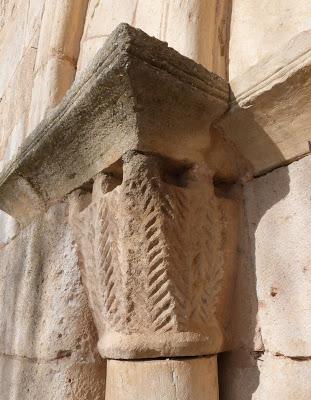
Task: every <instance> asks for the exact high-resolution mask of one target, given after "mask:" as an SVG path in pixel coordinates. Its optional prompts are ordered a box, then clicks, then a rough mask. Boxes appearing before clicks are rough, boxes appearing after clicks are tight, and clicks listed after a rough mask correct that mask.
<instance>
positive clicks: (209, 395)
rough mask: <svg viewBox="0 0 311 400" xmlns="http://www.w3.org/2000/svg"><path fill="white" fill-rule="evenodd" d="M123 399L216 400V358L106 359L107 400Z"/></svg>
mask: <svg viewBox="0 0 311 400" xmlns="http://www.w3.org/2000/svg"><path fill="white" fill-rule="evenodd" d="M147 382H148V383H147ZM146 383H147V384H146ZM125 399H126V400H136V399H144V400H145V399H148V400H192V399H195V400H207V399H208V400H218V379H217V358H216V357H215V356H214V357H213V356H212V357H203V358H193V359H191V358H189V359H187V358H186V359H179V360H178V359H167V360H154V361H150V360H149V361H118V360H109V361H108V362H107V391H106V400H125Z"/></svg>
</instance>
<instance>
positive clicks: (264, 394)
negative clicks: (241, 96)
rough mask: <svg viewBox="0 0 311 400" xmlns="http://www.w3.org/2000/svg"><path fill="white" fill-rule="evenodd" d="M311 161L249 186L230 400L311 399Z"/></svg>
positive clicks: (223, 366)
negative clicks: (310, 377)
mask: <svg viewBox="0 0 311 400" xmlns="http://www.w3.org/2000/svg"><path fill="white" fill-rule="evenodd" d="M310 167H311V156H307V157H305V158H303V159H301V160H300V161H297V162H294V163H292V164H291V165H289V166H288V167H282V168H279V169H276V170H274V171H273V172H271V173H268V174H267V175H264V176H262V177H259V178H257V179H254V180H253V181H251V182H250V183H248V184H247V185H246V186H245V204H246V218H247V231H246V235H245V238H244V245H243V247H242V249H241V250H242V252H241V255H242V256H241V264H240V269H239V274H238V279H237V284H236V292H235V307H234V308H235V313H234V316H233V323H234V346H233V347H234V348H235V350H234V351H233V352H231V353H227V354H224V355H222V356H221V357H220V374H221V381H222V384H221V387H222V390H223V393H222V396H223V397H222V399H224V400H237V399H239V400H249V399H253V400H262V399H273V398H282V399H294V398H297V399H299V400H307V399H309V397H310V391H311V383H310V380H309V379H308V377H309V376H310V374H311V337H310V335H311V313H310V309H311V297H310V293H311V274H310V261H311V253H310V236H309V235H310V233H311V232H310V229H311V228H310V227H311V212H310V209H311V203H310V201H311V190H310V182H311V172H310V171H311V169H310Z"/></svg>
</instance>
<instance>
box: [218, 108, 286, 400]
mask: <svg viewBox="0 0 311 400" xmlns="http://www.w3.org/2000/svg"><path fill="white" fill-rule="evenodd" d="M244 113H248V115H247V116H246V117H247V118H246V120H247V121H248V123H247V127H248V126H250V127H252V129H256V132H257V133H256V135H258V133H259V134H260V137H261V138H262V142H263V146H262V148H265V149H267V154H275V155H277V157H276V159H284V157H282V155H281V154H280V152H279V150H278V148H277V146H276V145H275V144H274V143H273V142H272V141H271V140H270V138H269V137H268V135H267V134H266V133H265V131H264V130H263V129H262V128H261V127H260V126H259V125H258V124H257V123H256V122H255V121H254V118H253V117H252V114H251V112H250V111H246V110H245V111H244V110H241V115H242V116H244V115H245V114H244ZM242 123H243V121H241V124H242ZM251 136H252V135H251V133H250V137H251ZM257 137H258V136H257ZM255 184H256V178H254V179H253V180H252V181H250V182H248V183H246V184H245V185H244V190H243V193H244V199H243V202H244V207H243V210H242V213H241V214H242V216H241V233H240V240H239V243H240V244H239V248H238V252H239V257H238V258H239V259H238V263H237V272H236V280H235V283H234V285H235V289H234V293H233V299H232V310H231V329H232V342H231V348H232V351H230V352H226V353H223V354H221V355H219V358H218V362H219V386H220V400H254V399H259V397H257V396H256V395H255V393H256V391H257V389H258V386H259V383H260V366H261V363H262V362H263V361H262V359H261V356H262V354H263V352H264V347H263V344H262V340H261V333H260V326H259V324H258V322H257V313H258V308H259V304H258V298H257V290H256V287H257V278H256V276H257V274H256V230H257V227H258V225H259V223H260V221H261V218H262V217H263V215H264V214H265V213H266V211H267V210H269V209H270V208H271V207H273V205H274V204H276V203H278V202H279V201H280V200H282V199H283V198H284V197H286V195H287V194H288V193H289V174H288V168H287V167H282V168H281V169H280V170H279V183H278V188H277V190H272V191H269V192H268V191H267V193H265V194H264V195H263V196H264V199H265V201H264V204H262V203H261V204H260V207H258V206H257V204H258V203H257V201H256V197H255V196H256V194H255V193H254V196H252V195H251V193H252V190H253V186H254V185H255ZM254 200H255V201H254ZM250 212H251V213H252V219H250V218H249V215H248V214H249V213H250ZM260 400H264V399H260Z"/></svg>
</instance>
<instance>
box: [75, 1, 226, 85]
mask: <svg viewBox="0 0 311 400" xmlns="http://www.w3.org/2000/svg"><path fill="white" fill-rule="evenodd" d="M121 22H127V23H128V24H130V25H132V26H135V27H137V28H140V29H142V30H144V31H145V32H147V33H148V34H149V35H152V36H155V37H157V38H158V39H160V40H163V41H165V42H168V44H169V46H171V47H173V48H174V49H176V50H177V51H179V52H180V53H181V54H183V55H185V56H187V57H189V58H191V59H193V60H194V61H196V62H198V63H200V64H202V65H203V66H204V67H206V68H207V69H209V70H210V71H213V72H215V73H216V74H218V75H220V76H222V77H223V78H225V77H226V76H227V61H228V59H227V58H228V51H227V50H228V31H229V23H230V4H229V2H228V1H224V0H220V1H219V0H208V1H206V0H188V1H180V0H173V1H172V0H171V1H166V0H158V1H153V0H144V1H124V0H106V1H97V0H90V2H89V7H88V11H87V18H86V21H85V28H84V34H83V38H82V40H81V52H80V56H79V64H78V74H79V72H81V71H82V70H83V69H84V68H85V66H86V65H87V64H88V63H89V61H90V60H92V58H93V57H94V56H95V54H96V51H97V50H98V49H100V48H101V46H102V45H103V42H104V41H105V40H106V38H107V36H108V35H109V34H110V32H112V30H113V29H115V28H116V26H117V25H118V24H119V23H121Z"/></svg>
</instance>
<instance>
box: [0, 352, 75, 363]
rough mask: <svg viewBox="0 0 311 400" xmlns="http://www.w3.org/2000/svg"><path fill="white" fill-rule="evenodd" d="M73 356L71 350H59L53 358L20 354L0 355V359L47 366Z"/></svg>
mask: <svg viewBox="0 0 311 400" xmlns="http://www.w3.org/2000/svg"><path fill="white" fill-rule="evenodd" d="M71 355H72V351H71V350H59V351H58V352H57V354H56V357H53V358H38V357H28V356H21V355H18V354H7V353H0V357H4V358H8V359H11V360H18V361H28V362H31V363H35V364H47V363H50V362H55V361H59V360H63V359H68V358H70V357H71Z"/></svg>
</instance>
